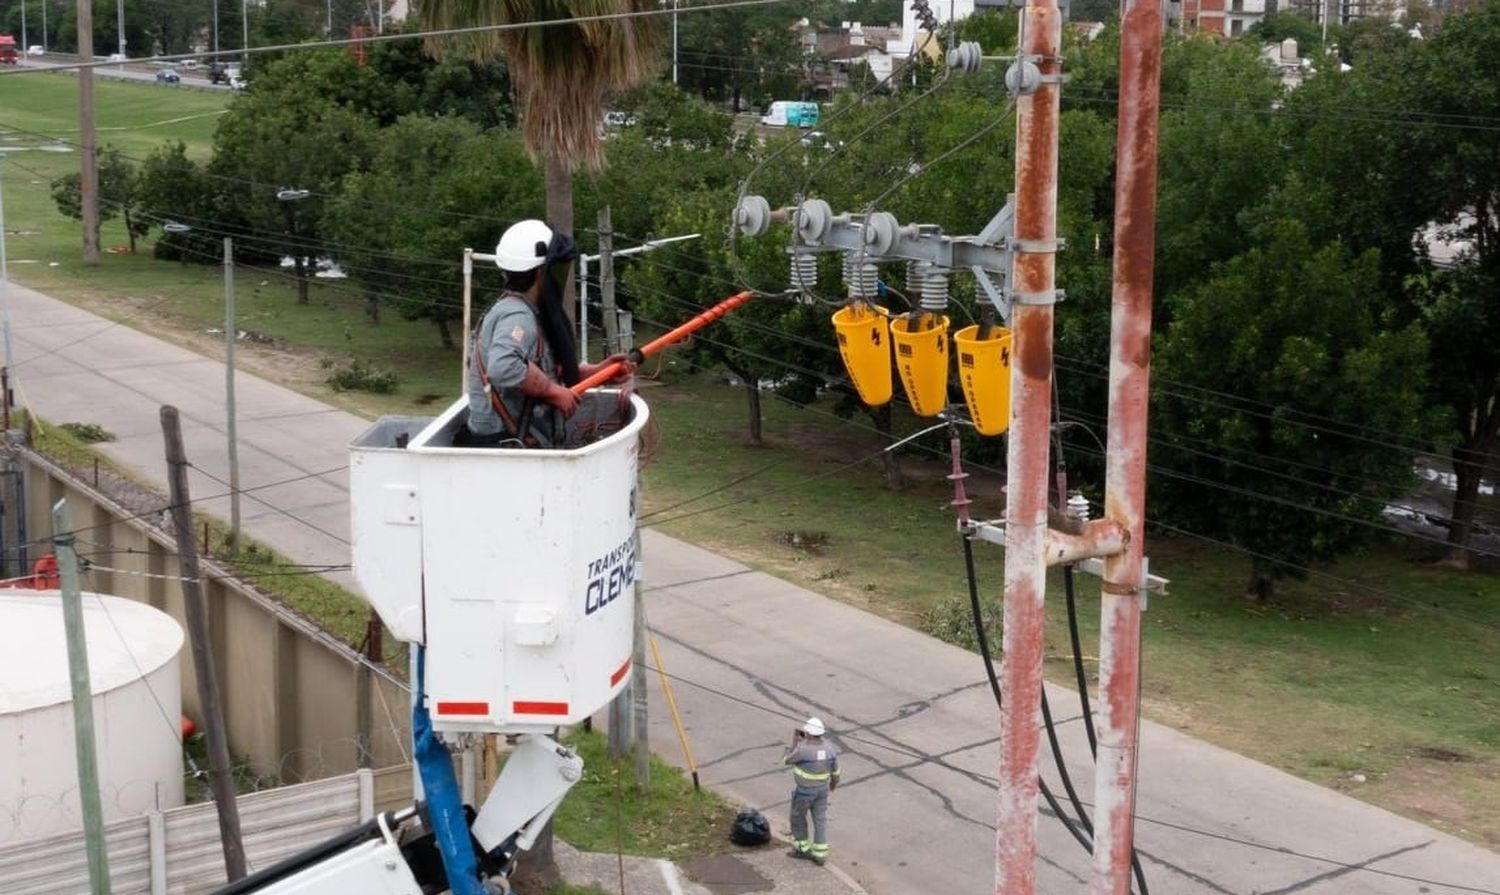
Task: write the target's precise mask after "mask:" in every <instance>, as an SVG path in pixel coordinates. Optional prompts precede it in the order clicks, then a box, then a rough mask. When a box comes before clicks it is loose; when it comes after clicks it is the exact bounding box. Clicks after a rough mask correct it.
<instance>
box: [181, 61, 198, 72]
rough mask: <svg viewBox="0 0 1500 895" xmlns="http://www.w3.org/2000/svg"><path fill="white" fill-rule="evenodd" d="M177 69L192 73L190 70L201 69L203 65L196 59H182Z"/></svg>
mask: <svg viewBox="0 0 1500 895" xmlns="http://www.w3.org/2000/svg"><path fill="white" fill-rule="evenodd" d="M177 67H178V68H185V69H187V70H188V71H192V70H194V69H197V68H202V67H203V63H201V62H199V61H198V60H196V59H184V60H182V61H181V62H178V63H177Z"/></svg>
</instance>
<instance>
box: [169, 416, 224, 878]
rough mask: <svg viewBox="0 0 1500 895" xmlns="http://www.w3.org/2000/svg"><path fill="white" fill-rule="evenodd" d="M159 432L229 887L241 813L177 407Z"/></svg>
mask: <svg viewBox="0 0 1500 895" xmlns="http://www.w3.org/2000/svg"><path fill="white" fill-rule="evenodd" d="M161 433H162V438H163V439H164V440H165V441H166V445H167V483H168V486H169V488H170V492H169V494H170V498H171V501H172V528H174V529H175V530H176V533H177V557H178V566H179V568H180V569H181V570H182V603H183V610H184V612H185V614H186V615H187V626H188V639H189V640H190V641H191V642H192V645H193V671H194V673H195V674H196V675H197V678H198V701H199V702H200V703H201V704H202V705H201V708H202V712H203V727H204V730H205V731H206V732H207V734H208V765H209V771H208V784H209V788H210V789H212V790H213V794H214V805H215V806H216V807H217V808H218V812H219V837H220V839H221V840H222V844H223V847H224V872H225V875H226V876H227V877H228V880H229V882H234V881H235V880H238V879H240V878H242V877H243V876H244V875H245V846H244V844H243V843H242V842H241V841H240V811H239V806H238V805H237V804H236V803H235V793H234V780H233V779H232V778H231V776H230V773H229V740H228V737H226V736H225V733H224V709H223V706H222V705H220V703H219V674H218V671H217V669H216V668H215V666H214V656H213V644H212V642H210V640H209V637H208V613H207V611H206V608H205V606H204V602H203V585H202V581H201V579H200V578H199V574H200V572H199V567H198V542H197V539H196V538H195V537H194V534H193V507H192V498H191V497H189V496H188V482H187V465H188V464H187V455H186V454H185V453H184V451H183V449H182V421H181V420H180V419H178V416H177V408H176V407H173V406H171V405H163V406H162V409H161Z"/></svg>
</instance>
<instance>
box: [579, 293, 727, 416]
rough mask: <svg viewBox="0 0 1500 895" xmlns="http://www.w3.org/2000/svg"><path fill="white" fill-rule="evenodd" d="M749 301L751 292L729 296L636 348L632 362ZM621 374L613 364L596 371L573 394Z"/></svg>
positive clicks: (581, 392) (679, 339)
mask: <svg viewBox="0 0 1500 895" xmlns="http://www.w3.org/2000/svg"><path fill="white" fill-rule="evenodd" d="M749 300H750V293H749V292H740V293H737V294H735V295H731V296H729V297H728V298H726V299H724V300H723V301H721V302H719V303H718V304H716V305H714V306H713V307H711V308H709V309H708V310H706V311H704V312H703V313H701V314H699V315H698V316H696V317H694V318H693V319H691V320H689V321H688V322H686V323H684V324H682V325H681V326H679V327H677V328H676V329H674V330H672V331H671V332H668V333H666V334H665V335H661V336H658V337H657V338H655V339H652V340H651V341H650V342H647V343H646V344H645V345H643V346H642V347H640V348H636V349H635V350H633V351H631V352H630V357H631V360H633V361H635V362H636V363H640V362H641V361H642V360H644V359H645V358H648V357H650V356H651V355H653V354H655V353H657V352H658V351H660V350H662V349H663V348H666V347H667V346H668V345H673V344H675V343H677V342H681V341H682V340H683V339H686V338H687V337H688V336H690V335H692V334H693V333H695V332H697V331H698V330H700V329H702V328H703V327H705V326H707V325H709V324H710V323H713V322H714V321H715V320H718V319H719V318H720V317H723V316H724V315H725V314H728V313H729V312H730V311H733V310H734V309H735V308H737V307H739V306H740V305H742V304H744V303H745V302H747V301H749ZM619 372H620V365H619V364H618V363H613V364H610V365H609V366H607V367H603V368H601V369H599V370H596V371H595V372H594V373H593V375H591V376H589V377H587V378H585V379H583V380H582V381H581V382H579V383H578V384H577V385H575V386H573V394H575V395H581V394H583V393H584V392H586V391H588V390H589V389H591V388H593V387H594V386H596V385H599V384H601V383H605V382H608V381H610V380H611V379H613V378H615V374H617V373H619Z"/></svg>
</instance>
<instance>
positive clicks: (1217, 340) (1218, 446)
mask: <svg viewBox="0 0 1500 895" xmlns="http://www.w3.org/2000/svg"><path fill="white" fill-rule="evenodd" d="M1251 245H1252V247H1251V248H1250V249H1248V250H1247V251H1245V252H1244V253H1243V254H1241V255H1239V256H1237V257H1235V258H1233V259H1231V260H1230V261H1227V262H1225V263H1223V264H1221V265H1218V266H1217V267H1215V268H1214V272H1213V274H1212V276H1211V277H1210V278H1209V279H1207V280H1206V281H1205V282H1203V283H1202V284H1201V285H1199V286H1197V287H1196V288H1193V289H1191V290H1188V291H1186V292H1183V293H1181V294H1178V295H1174V296H1171V297H1169V298H1168V299H1167V304H1168V305H1169V307H1170V311H1171V323H1170V325H1169V326H1168V327H1167V329H1166V331H1165V332H1164V333H1163V334H1162V335H1161V336H1160V338H1159V340H1158V345H1157V348H1156V357H1155V361H1154V363H1155V366H1156V368H1157V371H1158V372H1159V374H1160V377H1161V379H1162V380H1165V381H1177V382H1184V383H1190V384H1191V386H1190V387H1184V388H1172V389H1168V390H1164V391H1163V392H1161V393H1159V394H1158V395H1156V396H1155V397H1154V399H1153V422H1154V427H1153V428H1154V429H1155V431H1156V432H1158V433H1160V438H1161V440H1160V446H1159V447H1154V448H1153V449H1152V454H1153V462H1155V463H1156V464H1157V465H1158V466H1159V468H1160V471H1159V472H1158V473H1156V474H1153V476H1152V482H1151V486H1152V492H1151V494H1152V498H1151V499H1152V503H1153V505H1154V506H1155V507H1156V508H1157V510H1156V511H1157V512H1161V513H1163V514H1164V515H1165V516H1166V517H1167V518H1169V519H1171V520H1173V522H1174V524H1178V525H1181V526H1183V527H1185V528H1188V529H1190V530H1192V531H1194V532H1196V533H1199V534H1203V535H1207V536H1209V537H1215V538H1221V539H1224V540H1227V541H1229V542H1231V543H1233V544H1236V545H1238V546H1240V547H1243V548H1245V549H1246V550H1249V551H1254V552H1255V553H1257V554H1261V555H1265V556H1274V557H1277V558H1279V559H1281V560H1283V561H1284V562H1283V563H1276V562H1271V561H1268V560H1264V559H1259V558H1257V559H1255V560H1254V562H1253V563H1252V569H1251V576H1250V582H1249V585H1248V588H1247V593H1248V595H1249V596H1250V597H1251V598H1252V599H1267V598H1269V597H1270V595H1271V593H1272V589H1273V583H1274V581H1275V579H1276V578H1277V577H1278V576H1280V575H1283V574H1287V573H1290V572H1294V570H1293V569H1292V566H1293V565H1299V566H1303V565H1307V564H1308V563H1312V562H1318V561H1324V560H1328V559H1332V558H1333V557H1335V556H1338V555H1340V554H1341V553H1344V552H1346V551H1348V550H1349V549H1351V548H1353V547H1355V546H1357V545H1359V544H1361V543H1365V542H1366V541H1368V539H1369V537H1370V533H1371V529H1370V528H1369V527H1367V526H1364V525H1361V524H1359V522H1357V521H1354V520H1366V521H1369V522H1378V521H1379V520H1380V511H1381V509H1382V506H1383V503H1382V501H1383V499H1384V498H1387V497H1388V496H1389V495H1390V494H1393V493H1399V491H1400V489H1401V488H1402V487H1403V486H1405V485H1408V484H1409V483H1410V480H1411V459H1412V458H1411V454H1410V452H1408V451H1406V450H1402V449H1400V448H1398V447H1387V446H1385V445H1382V444H1378V443H1372V442H1371V441H1368V440H1364V439H1361V438H1357V437H1340V436H1338V435H1334V434H1330V433H1329V432H1328V431H1326V430H1325V431H1320V430H1319V429H1317V428H1313V427H1309V426H1305V425H1299V424H1298V421H1299V418H1305V416H1306V415H1319V416H1322V417H1327V418H1332V419H1339V420H1360V421H1362V422H1363V423H1364V424H1366V425H1369V426H1373V427H1378V428H1380V429H1382V430H1385V431H1387V432H1391V433H1396V434H1397V435H1398V436H1409V437H1413V438H1416V437H1421V436H1424V435H1425V434H1427V424H1426V421H1425V414H1424V413H1423V411H1422V409H1421V408H1422V394H1423V388H1424V386H1425V381H1426V375H1425V374H1426V369H1427V340H1426V337H1425V335H1424V334H1423V332H1422V330H1421V328H1420V327H1418V326H1415V325H1413V326H1409V327H1406V328H1404V329H1400V330H1395V331H1391V330H1384V329H1382V328H1381V326H1380V315H1381V312H1382V310H1383V300H1382V298H1381V297H1380V294H1379V272H1378V267H1377V265H1378V257H1377V256H1376V255H1375V254H1374V253H1373V252H1366V253H1364V254H1362V255H1359V256H1351V255H1350V254H1349V253H1348V252H1347V251H1346V250H1344V249H1343V248H1341V247H1340V246H1338V245H1337V244H1331V245H1327V246H1324V247H1321V248H1320V247H1317V246H1316V245H1315V244H1314V243H1313V242H1312V240H1311V239H1310V238H1309V234H1308V232H1307V229H1306V228H1305V227H1304V226H1303V225H1302V224H1300V223H1298V222H1296V221H1290V220H1288V221H1283V222H1279V223H1275V224H1270V225H1267V226H1266V227H1265V228H1264V229H1263V230H1261V231H1259V232H1257V233H1256V234H1254V238H1253V240H1252V244H1251ZM1198 389H1208V390H1213V391H1214V392H1219V393H1223V394H1230V395H1233V396H1235V397H1234V399H1220V398H1218V397H1215V396H1211V395H1208V394H1207V393H1205V392H1202V391H1198ZM1280 461H1292V462H1293V463H1294V464H1296V465H1295V467H1293V466H1290V465H1283V463H1282V462H1280ZM1292 468H1295V469H1296V470H1297V471H1296V472H1295V473H1289V472H1283V471H1282V470H1285V469H1292ZM1212 483H1229V484H1228V487H1216V486H1215V485H1213V484H1212ZM1304 507H1305V508H1304Z"/></svg>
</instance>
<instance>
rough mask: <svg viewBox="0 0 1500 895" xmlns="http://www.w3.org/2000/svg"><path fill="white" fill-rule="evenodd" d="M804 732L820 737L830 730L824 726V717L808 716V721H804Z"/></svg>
mask: <svg viewBox="0 0 1500 895" xmlns="http://www.w3.org/2000/svg"><path fill="white" fill-rule="evenodd" d="M802 732H803V733H805V734H807V735H808V736H810V737H820V736H822V735H823V734H825V733H827V732H828V731H827V729H826V728H824V727H823V721H822V719H820V718H808V719H807V720H806V721H804V722H802Z"/></svg>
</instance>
